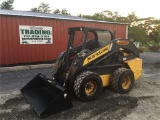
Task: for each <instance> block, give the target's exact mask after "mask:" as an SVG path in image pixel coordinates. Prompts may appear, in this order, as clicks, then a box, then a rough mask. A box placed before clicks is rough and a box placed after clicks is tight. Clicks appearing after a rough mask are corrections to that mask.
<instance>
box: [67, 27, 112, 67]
mask: <svg viewBox="0 0 160 120" xmlns="http://www.w3.org/2000/svg"><path fill="white" fill-rule="evenodd" d="M68 32H69V35H70V37H69V42H68V49H67V54H68V55H67V58H68V60H69V61H70V62H69V63H72V59H73V58H74V56H75V55H76V54H77V53H79V52H80V51H82V50H84V49H88V50H90V51H94V50H96V49H99V48H101V47H103V46H105V45H106V44H108V43H109V42H110V41H111V40H113V39H114V35H113V33H112V32H111V31H110V30H106V29H97V28H95V29H94V28H88V27H75V28H69V29H68ZM68 60H67V61H68ZM66 63H68V62H66ZM69 66H70V64H69Z"/></svg>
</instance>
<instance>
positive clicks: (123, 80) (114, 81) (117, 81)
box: [111, 68, 134, 94]
mask: <svg viewBox="0 0 160 120" xmlns="http://www.w3.org/2000/svg"><path fill="white" fill-rule="evenodd" d="M133 85H134V74H133V72H132V71H131V70H130V69H127V68H118V69H117V70H115V71H114V72H113V75H112V77H111V87H112V88H113V89H114V91H115V92H118V93H122V94H125V93H128V92H129V91H130V90H131V89H132V88H133Z"/></svg>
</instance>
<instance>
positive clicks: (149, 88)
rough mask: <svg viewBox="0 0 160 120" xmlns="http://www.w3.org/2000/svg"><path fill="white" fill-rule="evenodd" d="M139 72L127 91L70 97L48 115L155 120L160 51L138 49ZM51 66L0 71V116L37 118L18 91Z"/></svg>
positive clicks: (159, 106)
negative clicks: (91, 97) (84, 99)
mask: <svg viewBox="0 0 160 120" xmlns="http://www.w3.org/2000/svg"><path fill="white" fill-rule="evenodd" d="M141 58H142V59H143V75H142V77H141V78H140V79H139V80H138V81H136V82H135V85H134V87H133V89H132V91H130V92H129V93H128V94H118V93H115V92H113V91H112V89H110V88H104V90H103V93H102V95H101V96H100V98H99V99H98V100H95V101H92V102H87V103H83V102H81V101H79V100H78V99H77V98H73V99H72V103H73V107H72V108H71V109H69V110H66V111H63V112H60V113H57V114H54V115H51V116H49V117H47V118H45V119H46V120H50V119H58V120H59V119H60V120H61V119H65V120H66V119H68V120H73V119H74V120H81V119H87V120H88V119H92V120H103V119H105V120H106V119H107V120H111V119H112V120H120V119H122V120H138V119H140V120H159V118H160V114H159V113H160V79H159V78H160V53H154V52H153V53H149V52H146V53H141ZM51 72H52V68H40V69H34V70H23V71H14V72H6V73H1V74H0V118H1V119H2V120H16V119H18V120H19V119H20V120H22V119H23V120H30V119H32V120H39V118H38V116H37V115H36V113H35V112H34V111H33V109H32V108H31V107H30V105H29V104H27V102H26V100H25V99H24V97H23V96H22V95H21V93H20V89H21V88H22V87H23V86H24V85H26V83H28V82H29V81H30V80H31V79H32V78H33V77H34V76H35V75H36V74H38V73H42V74H45V75H46V76H47V77H51Z"/></svg>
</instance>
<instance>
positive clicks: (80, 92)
mask: <svg viewBox="0 0 160 120" xmlns="http://www.w3.org/2000/svg"><path fill="white" fill-rule="evenodd" d="M102 89H103V87H102V80H101V78H100V76H99V75H98V74H96V73H94V72H90V71H84V72H82V73H81V74H80V75H78V77H77V78H76V80H75V81H74V93H75V95H76V96H77V97H78V98H79V99H80V100H81V101H84V102H87V101H92V100H95V99H97V98H98V97H99V96H100V94H101V93H102Z"/></svg>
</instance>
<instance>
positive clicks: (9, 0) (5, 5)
mask: <svg viewBox="0 0 160 120" xmlns="http://www.w3.org/2000/svg"><path fill="white" fill-rule="evenodd" d="M13 2H14V0H6V1H3V2H2V4H0V9H9V10H12V9H14V7H13Z"/></svg>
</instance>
